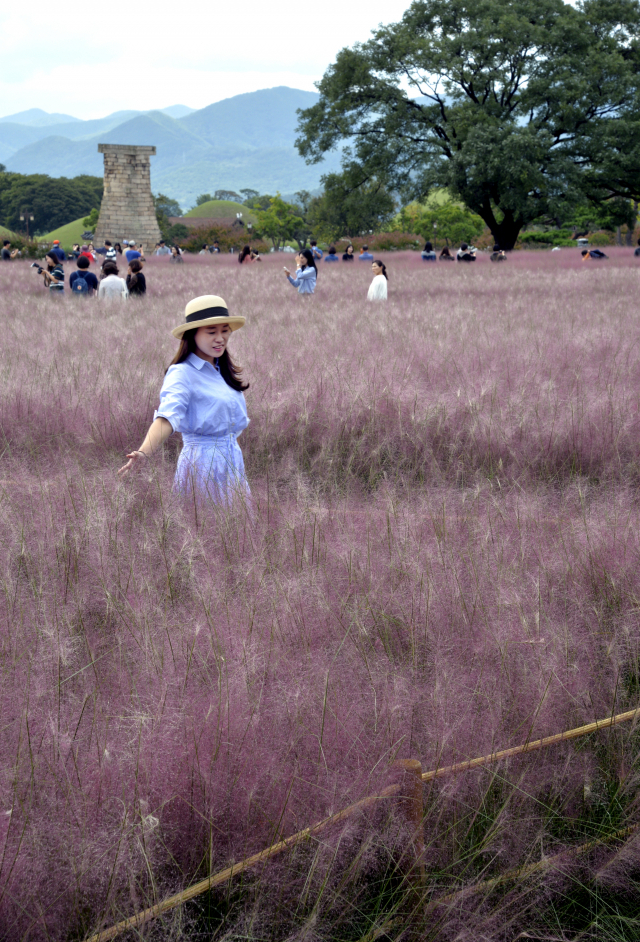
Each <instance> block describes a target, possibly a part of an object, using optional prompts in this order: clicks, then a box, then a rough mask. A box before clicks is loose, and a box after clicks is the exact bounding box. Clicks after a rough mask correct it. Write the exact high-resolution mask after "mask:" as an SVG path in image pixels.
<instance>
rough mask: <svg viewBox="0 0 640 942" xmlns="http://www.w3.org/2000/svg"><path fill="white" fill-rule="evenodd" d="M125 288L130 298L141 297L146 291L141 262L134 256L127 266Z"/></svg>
mask: <svg viewBox="0 0 640 942" xmlns="http://www.w3.org/2000/svg"><path fill="white" fill-rule="evenodd" d="M127 290H128V292H129V294H130V295H131V297H132V298H141V297H142V296H143V295H144V294H146V293H147V281H146V279H145V277H144V275H143V274H142V262H141V261H140V259H139V258H134V259H132V260H131V261H130V262H129V267H128V268H127Z"/></svg>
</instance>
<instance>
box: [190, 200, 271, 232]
mask: <svg viewBox="0 0 640 942" xmlns="http://www.w3.org/2000/svg"><path fill="white" fill-rule="evenodd" d="M236 213H242V221H243V223H244V224H245V225H246V224H247V223H248V222H250V223H252V224H253V225H254V226H255V224H256V223H257V221H258V220H257V219H256V217H255V216H254V214H253V213H252V212H251V210H249V209H247V207H246V206H243V205H242V203H234V202H233V200H209V201H208V202H207V203H201V205H200V206H194V208H193V209H190V210H189V212H188V213H185V216H191V217H194V218H202V217H205V218H206V219H235V218H236Z"/></svg>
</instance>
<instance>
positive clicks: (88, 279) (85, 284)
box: [69, 255, 98, 298]
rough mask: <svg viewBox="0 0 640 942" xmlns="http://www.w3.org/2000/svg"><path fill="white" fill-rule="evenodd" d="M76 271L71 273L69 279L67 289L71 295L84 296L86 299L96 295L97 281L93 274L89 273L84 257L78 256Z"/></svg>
mask: <svg viewBox="0 0 640 942" xmlns="http://www.w3.org/2000/svg"><path fill="white" fill-rule="evenodd" d="M76 264H77V266H78V269H77V271H72V272H71V275H70V277H69V287H70V288H71V292H72V293H73V294H76V295H78V294H84V295H86V296H87V297H88V298H91V297H93V295H94V294H96V295H97V293H98V279H97V278H96V276H95V275H94V274H93V272H92V271H89V270H88V269H89V259H88V258H87V256H86V255H80V256H78V261H77V262H76Z"/></svg>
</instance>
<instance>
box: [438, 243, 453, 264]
mask: <svg viewBox="0 0 640 942" xmlns="http://www.w3.org/2000/svg"><path fill="white" fill-rule="evenodd" d="M440 261H441V262H453V261H455V259H454V257H453V255H452V254H451V252H450V250H449V246H448V245H445V247H444V248H443V250H442V252H440Z"/></svg>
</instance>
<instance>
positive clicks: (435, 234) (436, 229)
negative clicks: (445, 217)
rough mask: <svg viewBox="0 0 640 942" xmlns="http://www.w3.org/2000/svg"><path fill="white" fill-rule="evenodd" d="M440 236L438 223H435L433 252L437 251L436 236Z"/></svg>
mask: <svg viewBox="0 0 640 942" xmlns="http://www.w3.org/2000/svg"><path fill="white" fill-rule="evenodd" d="M437 234H438V223H437V222H434V224H433V250H434V252H435V250H436V236H437Z"/></svg>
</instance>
